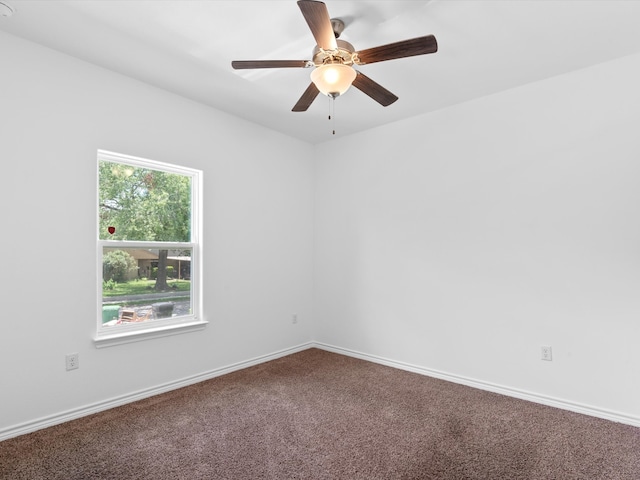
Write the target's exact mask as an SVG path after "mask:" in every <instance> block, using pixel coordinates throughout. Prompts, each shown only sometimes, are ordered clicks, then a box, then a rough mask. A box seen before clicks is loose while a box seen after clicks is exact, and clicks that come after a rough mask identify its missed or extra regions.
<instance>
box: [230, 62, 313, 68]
mask: <svg viewBox="0 0 640 480" xmlns="http://www.w3.org/2000/svg"><path fill="white" fill-rule="evenodd" d="M231 66H232V67H233V68H234V69H236V70H243V69H247V68H305V67H307V66H310V65H309V62H308V61H307V60H234V61H233V62H231Z"/></svg>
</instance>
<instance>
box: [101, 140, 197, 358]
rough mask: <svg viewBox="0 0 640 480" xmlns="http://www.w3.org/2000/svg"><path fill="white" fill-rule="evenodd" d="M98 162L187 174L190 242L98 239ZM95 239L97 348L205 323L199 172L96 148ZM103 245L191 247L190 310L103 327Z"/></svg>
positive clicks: (154, 336) (189, 329)
mask: <svg viewBox="0 0 640 480" xmlns="http://www.w3.org/2000/svg"><path fill="white" fill-rule="evenodd" d="M101 161H106V162H112V163H120V164H124V165H131V166H134V167H142V168H148V169H152V170H159V171H164V172H168V173H175V174H178V175H185V176H189V177H191V225H190V231H191V241H190V242H146V241H126V240H125V241H122V240H101V239H100V222H99V205H98V202H99V196H100V179H99V175H100V170H99V164H100V162H101ZM96 181H97V188H96V191H97V193H96V197H97V201H96V238H97V255H96V257H97V263H96V277H97V285H96V290H97V306H98V308H97V309H96V310H97V312H96V313H97V318H96V335H95V338H94V344H95V346H96V347H98V348H102V347H108V346H113V345H120V344H123V343H131V342H137V341H141V340H147V339H150V338H156V337H164V336H167V335H175V334H178V333H186V332H191V331H195V330H201V329H203V328H204V327H205V326H206V324H207V323H208V322H207V321H206V320H205V319H204V318H203V316H202V218H203V216H202V171H201V170H196V169H193V168H188V167H183V166H179V165H173V164H168V163H163V162H158V161H155V160H148V159H145V158H139V157H133V156H130V155H124V154H120V153H115V152H109V151H106V150H98V156H97V162H96ZM104 247H123V248H153V249H176V248H190V249H191V312H190V313H189V314H188V315H182V316H177V317H171V318H165V319H155V320H152V321H148V322H134V323H129V324H122V325H112V326H108V327H105V326H103V323H102V305H103V303H102V302H103V298H102V288H103V285H102V282H103V277H102V265H103V259H102V255H103V251H104Z"/></svg>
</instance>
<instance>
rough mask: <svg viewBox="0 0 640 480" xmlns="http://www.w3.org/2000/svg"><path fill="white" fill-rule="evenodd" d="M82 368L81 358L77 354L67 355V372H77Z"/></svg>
mask: <svg viewBox="0 0 640 480" xmlns="http://www.w3.org/2000/svg"><path fill="white" fill-rule="evenodd" d="M79 367H80V356H79V355H78V354H77V353H70V354H69V355H67V370H75V369H76V368H79Z"/></svg>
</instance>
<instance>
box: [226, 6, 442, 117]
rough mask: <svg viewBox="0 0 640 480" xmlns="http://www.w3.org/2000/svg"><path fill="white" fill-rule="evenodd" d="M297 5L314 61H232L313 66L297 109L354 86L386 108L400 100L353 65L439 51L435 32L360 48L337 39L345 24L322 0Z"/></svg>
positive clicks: (259, 65)
mask: <svg viewBox="0 0 640 480" xmlns="http://www.w3.org/2000/svg"><path fill="white" fill-rule="evenodd" d="M298 6H299V7H300V10H301V11H302V15H303V16H304V18H305V20H306V21H307V24H308V25H309V29H310V30H311V33H312V34H313V37H314V38H315V40H316V43H317V45H316V47H315V48H314V50H313V56H312V60H234V61H233V62H231V66H232V67H233V68H234V69H252V68H311V67H313V68H314V69H313V71H312V72H311V84H310V85H309V86H308V87H307V89H306V90H305V92H304V93H303V94H302V96H301V97H300V99H299V100H298V102H297V103H296V104H295V105H294V107H293V109H292V111H294V112H304V111H306V110H307V109H308V108H309V106H310V105H311V104H312V103H313V101H314V100H315V98H316V97H317V96H318V94H319V93H323V94H324V95H327V96H329V97H331V98H334V99H335V98H336V97H338V96H339V95H342V94H344V93H345V92H346V91H347V90H348V89H349V87H350V86H351V85H353V86H354V87H356V88H357V89H358V90H360V91H362V92H364V93H365V94H367V95H368V96H369V97H371V98H372V99H374V100H375V101H376V102H378V103H379V104H380V105H382V106H384V107H387V106H389V105H391V104H392V103H393V102H395V101H396V100H398V97H397V96H395V95H394V94H393V93H391V92H390V91H389V90H387V89H386V88H384V87H383V86H381V85H380V84H378V83H376V82H374V81H373V80H371V79H370V78H369V77H367V76H366V75H365V74H364V73H362V72H360V71H358V70H356V69H355V68H353V65H358V66H360V65H366V64H369V63H375V62H382V61H385V60H393V59H396V58H404V57H412V56H415V55H424V54H427V53H435V52H437V51H438V43H437V42H436V38H435V37H434V36H433V35H426V36H424V37H417V38H412V39H409V40H403V41H400V42H395V43H390V44H387V45H381V46H379V47H374V48H368V49H366V50H359V51H357V50H356V49H355V48H354V47H353V45H351V44H350V43H349V42H346V41H344V40H339V39H338V37H339V36H340V34H341V33H342V31H343V30H344V27H345V24H344V22H343V21H342V20H340V19H337V18H334V19H332V18H330V17H329V12H328V10H327V7H326V5H325V4H324V3H323V2H320V1H316V0H299V1H298Z"/></svg>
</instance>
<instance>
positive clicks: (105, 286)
mask: <svg viewBox="0 0 640 480" xmlns="http://www.w3.org/2000/svg"><path fill="white" fill-rule="evenodd" d="M116 285H117V282H115V281H114V280H113V279H112V278H110V279H109V280H102V290H103V291H104V290H114V289H115V288H116Z"/></svg>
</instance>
